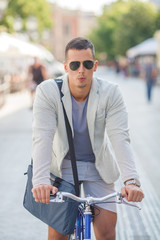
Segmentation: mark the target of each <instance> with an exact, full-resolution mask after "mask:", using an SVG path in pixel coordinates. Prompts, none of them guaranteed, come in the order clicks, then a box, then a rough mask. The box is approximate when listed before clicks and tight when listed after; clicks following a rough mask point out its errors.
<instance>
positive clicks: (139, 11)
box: [113, 0, 156, 55]
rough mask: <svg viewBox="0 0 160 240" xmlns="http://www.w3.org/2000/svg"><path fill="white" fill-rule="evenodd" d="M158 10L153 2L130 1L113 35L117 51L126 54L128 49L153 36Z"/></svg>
mask: <svg viewBox="0 0 160 240" xmlns="http://www.w3.org/2000/svg"><path fill="white" fill-rule="evenodd" d="M155 19H156V12H155V9H154V7H153V5H152V4H150V3H144V2H140V1H137V0H132V1H130V2H128V11H127V13H125V14H123V15H122V16H121V18H120V19H119V21H118V22H117V26H116V29H115V32H114V36H113V42H114V49H115V53H116V52H117V53H118V54H120V55H125V53H126V51H127V49H129V48H130V47H133V46H135V45H136V44H138V43H140V42H142V41H144V40H145V39H147V38H150V37H153V34H154V32H155V30H156V27H155Z"/></svg>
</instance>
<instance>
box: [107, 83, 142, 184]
mask: <svg viewBox="0 0 160 240" xmlns="http://www.w3.org/2000/svg"><path fill="white" fill-rule="evenodd" d="M106 129H107V133H108V137H109V140H110V142H111V144H112V147H113V150H114V152H115V155H116V159H117V162H118V165H119V168H120V172H121V177H122V180H123V182H125V181H126V180H128V179H131V178H137V179H138V178H139V176H138V173H137V171H136V166H135V161H134V154H133V150H132V148H131V145H130V137H129V128H128V113H127V110H126V106H125V103H124V100H123V97H122V94H121V92H120V89H119V87H118V86H117V85H116V86H115V87H114V89H112V93H111V94H110V98H109V102H108V108H107V117H106Z"/></svg>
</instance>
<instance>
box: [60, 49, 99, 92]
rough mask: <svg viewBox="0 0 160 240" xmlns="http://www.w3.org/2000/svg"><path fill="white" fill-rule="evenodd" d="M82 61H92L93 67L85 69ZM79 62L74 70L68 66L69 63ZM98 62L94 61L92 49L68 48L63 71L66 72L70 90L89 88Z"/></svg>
mask: <svg viewBox="0 0 160 240" xmlns="http://www.w3.org/2000/svg"><path fill="white" fill-rule="evenodd" d="M84 61H92V62H93V63H94V64H93V67H92V68H91V69H87V68H86V67H85V66H84V65H83V62H84ZM73 62H80V66H79V67H78V68H77V69H76V70H72V69H71V68H70V65H71V63H72V64H73V65H74V63H73ZM97 65H98V62H97V61H94V58H93V55H92V51H91V49H90V48H88V49H82V50H77V49H70V50H69V51H68V54H67V60H66V62H65V63H64V68H65V71H66V72H67V73H68V79H69V87H70V89H71V90H76V89H77V90H78V89H79V90H80V89H83V90H84V89H86V90H89V89H90V87H91V82H92V77H93V72H95V71H96V69H97Z"/></svg>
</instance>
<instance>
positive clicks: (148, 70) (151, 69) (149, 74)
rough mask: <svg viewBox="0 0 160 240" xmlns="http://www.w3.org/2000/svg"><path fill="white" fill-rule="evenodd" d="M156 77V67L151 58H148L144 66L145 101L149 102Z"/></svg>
mask: <svg viewBox="0 0 160 240" xmlns="http://www.w3.org/2000/svg"><path fill="white" fill-rule="evenodd" d="M157 75H158V71H157V67H156V65H155V63H154V61H153V59H152V58H148V59H147V61H146V65H145V80H146V87H147V100H148V101H149V102H150V101H151V97H152V89H153V86H154V84H155V82H156V79H157Z"/></svg>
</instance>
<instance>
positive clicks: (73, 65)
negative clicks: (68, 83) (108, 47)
mask: <svg viewBox="0 0 160 240" xmlns="http://www.w3.org/2000/svg"><path fill="white" fill-rule="evenodd" d="M82 64H83V66H84V67H85V68H86V69H92V68H93V66H94V62H93V61H91V60H86V61H84V62H82ZM80 65H81V62H79V61H74V62H70V64H69V67H70V69H71V70H72V71H76V70H77V69H78V68H79V67H80Z"/></svg>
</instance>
